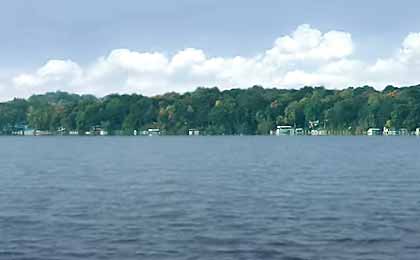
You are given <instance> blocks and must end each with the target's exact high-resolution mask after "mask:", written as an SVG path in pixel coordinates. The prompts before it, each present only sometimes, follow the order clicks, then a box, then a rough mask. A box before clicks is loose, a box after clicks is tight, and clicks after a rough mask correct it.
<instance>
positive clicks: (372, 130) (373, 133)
mask: <svg viewBox="0 0 420 260" xmlns="http://www.w3.org/2000/svg"><path fill="white" fill-rule="evenodd" d="M367 135H369V136H376V135H381V129H379V128H369V130H367Z"/></svg>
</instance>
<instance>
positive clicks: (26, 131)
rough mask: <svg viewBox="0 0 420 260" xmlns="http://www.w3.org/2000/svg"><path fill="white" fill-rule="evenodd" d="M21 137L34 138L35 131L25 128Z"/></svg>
mask: <svg viewBox="0 0 420 260" xmlns="http://www.w3.org/2000/svg"><path fill="white" fill-rule="evenodd" d="M23 135H24V136H34V135H35V130H34V129H31V128H25V130H23Z"/></svg>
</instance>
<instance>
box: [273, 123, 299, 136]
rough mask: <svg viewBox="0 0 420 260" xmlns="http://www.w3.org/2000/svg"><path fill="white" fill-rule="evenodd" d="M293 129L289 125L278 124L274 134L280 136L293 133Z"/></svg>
mask: <svg viewBox="0 0 420 260" xmlns="http://www.w3.org/2000/svg"><path fill="white" fill-rule="evenodd" d="M294 134H295V131H294V129H293V128H292V127H291V126H289V125H280V126H277V130H276V135H277V136H282V135H294Z"/></svg>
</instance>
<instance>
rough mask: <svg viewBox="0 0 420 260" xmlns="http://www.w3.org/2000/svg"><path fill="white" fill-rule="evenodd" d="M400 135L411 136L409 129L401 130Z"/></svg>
mask: <svg viewBox="0 0 420 260" xmlns="http://www.w3.org/2000/svg"><path fill="white" fill-rule="evenodd" d="M399 135H404V136H407V135H410V132H409V131H408V129H407V128H401V129H400V131H399Z"/></svg>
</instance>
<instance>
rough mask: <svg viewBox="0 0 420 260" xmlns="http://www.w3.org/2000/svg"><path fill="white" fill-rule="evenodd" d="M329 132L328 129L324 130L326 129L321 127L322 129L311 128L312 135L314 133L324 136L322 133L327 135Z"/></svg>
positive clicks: (314, 134)
mask: <svg viewBox="0 0 420 260" xmlns="http://www.w3.org/2000/svg"><path fill="white" fill-rule="evenodd" d="M327 134H328V133H327V130H324V129H320V130H318V129H313V130H311V135H313V136H322V135H327Z"/></svg>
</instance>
